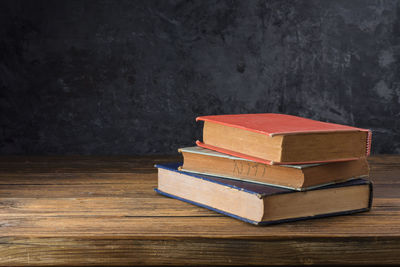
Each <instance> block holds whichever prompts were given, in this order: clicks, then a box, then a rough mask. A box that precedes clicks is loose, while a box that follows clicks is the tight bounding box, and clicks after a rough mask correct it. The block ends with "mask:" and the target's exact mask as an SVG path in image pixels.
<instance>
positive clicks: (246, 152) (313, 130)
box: [155, 113, 372, 225]
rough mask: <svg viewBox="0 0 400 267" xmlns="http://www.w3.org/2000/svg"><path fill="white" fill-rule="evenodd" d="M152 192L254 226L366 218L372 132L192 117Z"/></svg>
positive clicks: (286, 120)
mask: <svg viewBox="0 0 400 267" xmlns="http://www.w3.org/2000/svg"><path fill="white" fill-rule="evenodd" d="M196 120H197V121H201V122H204V128H203V142H200V141H197V142H196V144H197V146H195V147H187V148H180V149H179V151H180V152H181V153H182V155H183V161H184V162H183V164H182V163H171V164H164V165H156V167H157V168H158V188H157V189H155V190H156V192H158V193H160V194H163V195H166V196H169V197H172V198H176V199H179V200H182V201H186V202H189V203H192V204H195V205H198V206H202V207H205V208H208V209H211V210H214V211H217V212H219V213H222V214H225V215H228V216H231V217H234V218H237V219H240V220H243V221H246V222H249V223H253V224H256V225H263V224H274V223H281V222H287V221H295V220H302V219H311V218H318V217H326V216H335V215H342V214H350V213H355V212H362V211H368V210H369V209H370V208H371V203H372V184H371V182H370V181H369V180H367V179H366V178H367V177H368V175H369V167H368V162H367V160H366V157H367V156H368V155H369V154H370V150H371V131H370V130H367V129H361V128H355V127H350V126H346V125H340V124H334V123H326V122H320V121H315V120H310V119H306V118H301V117H296V116H291V115H284V114H270V113H267V114H237V115H215V116H203V117H198V118H197V119H196Z"/></svg>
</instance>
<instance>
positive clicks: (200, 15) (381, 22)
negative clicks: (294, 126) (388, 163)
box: [0, 0, 400, 154]
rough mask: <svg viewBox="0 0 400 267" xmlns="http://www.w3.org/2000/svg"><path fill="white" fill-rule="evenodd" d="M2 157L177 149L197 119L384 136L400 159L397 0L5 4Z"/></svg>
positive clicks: (0, 41)
mask: <svg viewBox="0 0 400 267" xmlns="http://www.w3.org/2000/svg"><path fill="white" fill-rule="evenodd" d="M0 23H1V24H0V26H1V27H0V154H152V153H164V154H166V153H168V154H169V153H176V149H177V148H178V147H180V146H188V145H193V144H194V140H195V139H196V138H199V137H200V135H201V134H200V130H201V129H200V127H199V126H197V125H196V124H195V122H194V118H195V117H196V116H199V115H210V114H224V113H259V112H277V113H287V114H294V115H301V116H305V117H308V118H313V119H318V120H323V121H329V122H337V123H344V124H349V125H355V126H358V127H365V128H370V129H372V130H373V133H374V136H373V153H376V154H377V153H400V120H399V119H400V61H399V59H400V3H399V2H398V1H393V0H387V1H385V0H384V1H376V0H360V1H357V0H351V1H348V0H343V1H323V0H321V1H283V0H277V1H255V0H254V1H200V0H197V1H161V0H160V1H94V0H93V1H15V0H11V1H1V2H0Z"/></svg>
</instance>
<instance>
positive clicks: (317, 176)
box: [178, 146, 369, 191]
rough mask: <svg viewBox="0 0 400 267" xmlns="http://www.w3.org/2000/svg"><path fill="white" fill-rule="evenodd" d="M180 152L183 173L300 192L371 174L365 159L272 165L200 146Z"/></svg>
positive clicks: (186, 148) (180, 150)
mask: <svg viewBox="0 0 400 267" xmlns="http://www.w3.org/2000/svg"><path fill="white" fill-rule="evenodd" d="M178 151H179V152H180V153H182V155H183V166H182V167H179V170H182V171H186V172H193V173H200V174H206V175H212V176H219V177H226V178H230V179H239V180H244V181H249V182H255V183H263V184H269V185H275V186H280V187H285V188H290V189H294V190H300V191H302V190H307V189H311V188H315V187H318V186H323V185H327V184H332V183H338V182H344V181H346V180H349V179H353V178H360V177H366V176H368V174H369V168H368V162H367V160H366V159H365V158H361V159H358V160H351V161H341V162H332V163H314V164H303V165H268V164H264V163H258V162H254V161H251V160H248V159H244V158H238V157H235V156H230V155H228V154H223V153H219V152H217V151H213V150H209V149H207V148H202V147H198V146H195V147H185V148H180V149H178Z"/></svg>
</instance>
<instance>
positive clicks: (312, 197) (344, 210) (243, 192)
mask: <svg viewBox="0 0 400 267" xmlns="http://www.w3.org/2000/svg"><path fill="white" fill-rule="evenodd" d="M178 166H179V165H178V164H173V163H172V164H160V165H156V167H157V168H158V188H157V189H155V190H156V192H158V193H160V194H163V195H165V196H168V197H172V198H176V199H179V200H182V201H185V202H189V203H192V204H195V205H198V206H201V207H204V208H208V209H211V210H214V211H216V212H219V213H222V214H225V215H228V216H231V217H234V218H236V219H240V220H243V221H246V222H249V223H253V224H258V225H262V224H273V223H281V222H287V221H294V220H303V219H311V218H318V217H325V216H335V215H341V214H350V213H355V212H361V211H367V210H369V209H370V207H371V202H372V185H371V183H370V182H369V181H368V180H364V179H354V180H350V181H347V182H344V183H338V184H333V185H328V186H324V187H319V188H316V189H312V190H309V191H304V192H300V191H295V190H290V189H285V188H279V187H275V186H267V185H261V184H255V183H248V182H244V181H238V180H232V179H225V178H221V177H214V176H207V175H201V174H195V173H188V172H183V171H179V170H178V169H177V167H178Z"/></svg>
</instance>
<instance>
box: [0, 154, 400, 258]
mask: <svg viewBox="0 0 400 267" xmlns="http://www.w3.org/2000/svg"><path fill="white" fill-rule="evenodd" d="M177 159H178V158H177V157H0V265H1V266H5V265H7V266H9V265H19V266H21V265H75V266H76V265H166V264H169V265H171V264H173V265H183V264H196V265H207V264H211V265H237V264H260V265H282V264H285V265H292V264H344V263H345V264H400V156H375V157H371V158H370V164H371V179H372V181H373V182H374V191H375V192H374V194H375V198H374V202H373V209H372V211H370V212H367V213H360V214H356V215H348V216H339V217H331V218H323V219H316V220H309V221H299V222H293V223H286V224H281V225H275V226H267V227H257V226H253V225H250V224H247V223H244V222H241V221H238V220H235V219H232V218H230V217H225V216H222V215H220V214H218V213H215V212H212V211H209V210H206V209H203V208H200V207H197V206H193V205H190V204H187V203H184V202H180V201H178V200H175V199H170V198H166V197H163V196H160V195H157V194H156V193H155V192H154V191H153V188H154V187H156V183H157V174H156V169H154V168H153V165H154V163H161V162H170V161H175V160H177Z"/></svg>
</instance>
